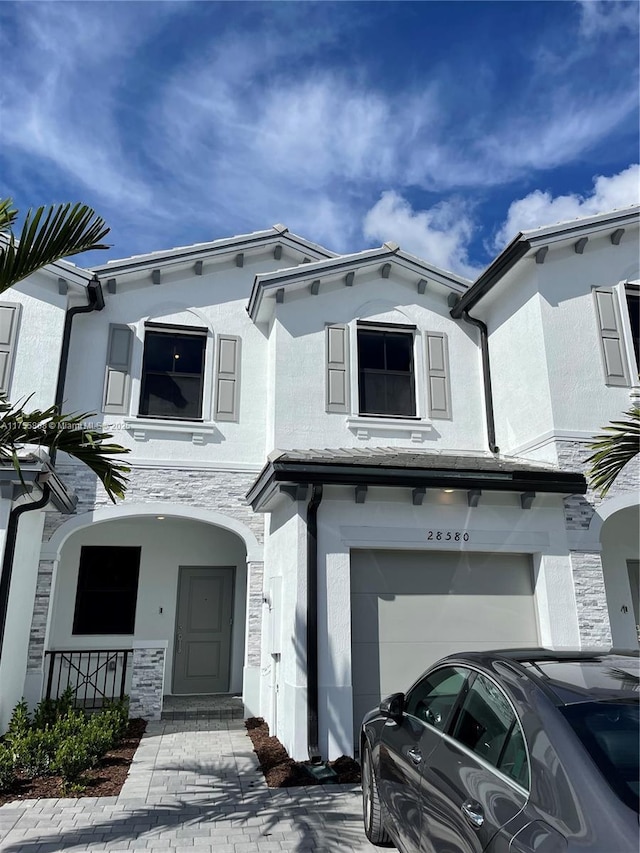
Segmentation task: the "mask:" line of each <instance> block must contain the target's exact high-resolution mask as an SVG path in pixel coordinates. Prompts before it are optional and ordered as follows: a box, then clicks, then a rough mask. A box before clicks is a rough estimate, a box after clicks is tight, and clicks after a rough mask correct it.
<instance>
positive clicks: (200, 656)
mask: <svg viewBox="0 0 640 853" xmlns="http://www.w3.org/2000/svg"><path fill="white" fill-rule="evenodd" d="M233 575H234V569H233V568H227V567H225V568H200V567H198V568H191V567H182V568H180V574H179V579H178V607H177V618H176V641H175V647H174V648H175V652H174V662H173V692H174V693H227V692H228V690H229V668H230V656H231V622H232V613H233Z"/></svg>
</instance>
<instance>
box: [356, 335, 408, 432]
mask: <svg viewBox="0 0 640 853" xmlns="http://www.w3.org/2000/svg"><path fill="white" fill-rule="evenodd" d="M413 337H414V336H413V331H400V330H396V329H383V328H375V329H374V328H367V327H362V326H359V327H358V398H359V411H360V414H361V415H386V416H392V417H393V416H395V417H415V415H416V389H415V376H414V357H413Z"/></svg>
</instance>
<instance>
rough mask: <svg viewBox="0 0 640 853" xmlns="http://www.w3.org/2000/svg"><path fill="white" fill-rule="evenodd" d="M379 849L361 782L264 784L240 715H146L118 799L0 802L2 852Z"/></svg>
mask: <svg viewBox="0 0 640 853" xmlns="http://www.w3.org/2000/svg"><path fill="white" fill-rule="evenodd" d="M374 849H375V848H374V847H372V845H370V844H369V842H368V841H367V840H366V838H365V836H364V832H363V829H362V820H361V816H360V788H359V787H358V786H355V785H333V786H326V787H324V786H311V787H309V788H280V789H274V788H267V786H266V784H265V781H264V777H263V776H262V773H260V772H259V771H258V770H257V760H256V756H255V753H254V752H253V748H252V745H251V741H250V740H249V738H248V736H247V734H246V731H245V728H244V725H243V723H242V722H241V721H229V722H210V721H197V720H193V721H183V722H164V721H163V722H161V723H150V724H149V726H148V728H147V732H146V734H145V736H144V738H143V740H142V742H141V744H140V747H139V749H138V751H137V752H136V755H135V758H134V761H133V764H132V765H131V770H130V773H129V776H128V778H127V781H126V782H125V784H124V787H123V789H122V792H121V793H120V795H119V796H118V797H92V798H90V797H87V798H84V799H53V800H44V799H42V800H22V801H14V802H12V803H7V804H6V805H4V806H2V807H1V808H0V850H1V851H3V853H55V851H61V850H75V851H79V852H81V853H85V851H86V853H89V851H98V850H100V851H111V853H117V851H122V853H125V851H132V850H140V851H143V850H144V851H145V853H148V851H151V853H272V851H278V850H289V851H296V853H297V851H300V853H303V851H318V853H348V851H358V853H360V851H369V853H371V851H373V850H374Z"/></svg>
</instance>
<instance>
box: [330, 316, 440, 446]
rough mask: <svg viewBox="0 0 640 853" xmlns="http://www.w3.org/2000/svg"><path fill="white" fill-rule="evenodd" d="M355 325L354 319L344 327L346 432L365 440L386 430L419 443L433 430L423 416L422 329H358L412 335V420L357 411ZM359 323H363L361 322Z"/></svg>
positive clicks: (382, 326) (397, 326) (409, 325)
mask: <svg viewBox="0 0 640 853" xmlns="http://www.w3.org/2000/svg"><path fill="white" fill-rule="evenodd" d="M358 322H359V321H358V320H357V319H356V320H352V321H351V322H350V323H348V324H347V325H348V326H349V380H350V386H351V387H350V400H349V410H350V412H351V414H350V415H348V416H347V419H346V424H347V426H348V427H349V429H351V430H355V431H356V435H357V437H358V438H363V439H365V438H369V437H370V434H372V435H376V434H377V433H380V432H385V431H389V432H399V433H405V434H406V433H411V440H412V441H417V442H420V441H422V439H423V436H424V435H425V434H426V433H429V432H432V431H433V425H432V424H431V421H430V420H429V419H428V418H427V417H426V412H427V407H426V402H427V401H426V391H427V387H426V386H427V375H426V364H425V359H426V354H425V351H424V343H423V331H422V329H420V328H418V327H417V326H416V325H415V324H414V323H407V324H406V325H407V328H406V329H405V330H404V331H403V329H402V325H403V324H400V323H383V322H380V323H370V324H369V323H368V324H367V325H366V326H360V328H366V329H369V330H371V331H374V332H375V331H379V332H388V331H397V332H402V333H403V334H405V335H412V336H413V381H414V396H415V403H416V414H415V416H414V417H412V418H403V417H397V416H395V415H369V414H362V415H361V414H360V411H359V410H360V386H359V365H358ZM360 322H364V321H363V320H362V319H361V320H360ZM367 322H368V321H367ZM365 433H366V434H365ZM414 436H415V437H414Z"/></svg>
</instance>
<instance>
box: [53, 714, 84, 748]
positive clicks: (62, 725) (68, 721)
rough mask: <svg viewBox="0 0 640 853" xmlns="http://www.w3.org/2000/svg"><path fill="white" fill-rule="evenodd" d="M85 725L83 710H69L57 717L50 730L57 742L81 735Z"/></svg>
mask: <svg viewBox="0 0 640 853" xmlns="http://www.w3.org/2000/svg"><path fill="white" fill-rule="evenodd" d="M86 726H87V717H86V714H85V713H84V712H83V711H73V710H71V711H67V712H66V714H65V715H64V716H62V717H58V719H57V720H56V721H55V723H54V724H53V726H52V727H51V729H50V730H51V732H53V734H54V735H55V737H56V740H57V741H58V743H61V742H62V741H63V740H65V739H66V738H68V737H75V736H76V735H82V733H83V732H84V730H85V728H86Z"/></svg>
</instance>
